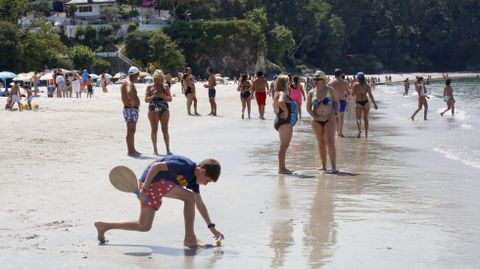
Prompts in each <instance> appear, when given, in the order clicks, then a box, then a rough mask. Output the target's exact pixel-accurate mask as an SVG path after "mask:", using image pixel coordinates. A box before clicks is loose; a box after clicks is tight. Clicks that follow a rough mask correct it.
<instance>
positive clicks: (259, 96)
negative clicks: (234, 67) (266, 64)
mask: <svg viewBox="0 0 480 269" xmlns="http://www.w3.org/2000/svg"><path fill="white" fill-rule="evenodd" d="M252 88H253V94H254V95H255V99H256V100H257V105H258V113H259V114H260V119H262V120H264V119H265V105H266V101H267V92H268V91H269V89H268V81H267V80H266V79H265V77H264V76H263V72H262V71H258V72H257V78H256V79H254V80H253V82H252Z"/></svg>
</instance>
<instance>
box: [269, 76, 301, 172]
mask: <svg viewBox="0 0 480 269" xmlns="http://www.w3.org/2000/svg"><path fill="white" fill-rule="evenodd" d="M288 85H290V82H289V78H288V76H286V75H280V76H278V77H277V79H276V80H275V94H274V96H273V111H275V114H276V119H275V122H274V127H275V130H277V131H278V136H279V137H280V149H279V150H278V173H279V174H292V172H293V171H290V170H289V169H287V167H286V166H285V159H286V155H287V149H288V146H290V141H291V140H292V135H293V126H294V125H295V123H296V122H297V104H296V103H295V101H293V100H292V98H290V96H288Z"/></svg>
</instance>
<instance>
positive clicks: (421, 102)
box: [410, 77, 428, 120]
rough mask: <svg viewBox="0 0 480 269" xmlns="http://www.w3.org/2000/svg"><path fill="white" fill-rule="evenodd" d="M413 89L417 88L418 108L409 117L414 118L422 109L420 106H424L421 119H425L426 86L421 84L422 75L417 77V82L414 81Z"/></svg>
mask: <svg viewBox="0 0 480 269" xmlns="http://www.w3.org/2000/svg"><path fill="white" fill-rule="evenodd" d="M415 85H416V86H415V89H416V90H417V93H418V109H417V110H415V112H414V113H413V115H412V116H411V117H410V119H412V120H415V115H417V113H418V112H419V111H420V110H422V108H425V110H424V112H423V113H424V114H423V119H424V120H427V112H428V102H427V88H426V87H425V85H423V77H417V82H416V83H415Z"/></svg>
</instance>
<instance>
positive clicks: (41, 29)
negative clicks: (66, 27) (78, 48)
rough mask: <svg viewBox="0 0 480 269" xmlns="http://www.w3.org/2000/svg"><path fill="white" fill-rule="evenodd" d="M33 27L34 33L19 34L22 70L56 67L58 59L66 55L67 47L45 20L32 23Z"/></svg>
mask: <svg viewBox="0 0 480 269" xmlns="http://www.w3.org/2000/svg"><path fill="white" fill-rule="evenodd" d="M33 26H35V27H36V30H35V31H28V30H24V31H21V33H20V41H19V46H20V47H21V50H22V55H21V61H20V63H21V66H22V69H23V70H42V69H43V67H44V66H45V65H47V66H53V65H56V63H58V60H59V57H62V56H61V55H62V54H66V52H67V50H68V49H67V47H66V46H65V45H64V44H63V43H62V41H61V40H60V36H59V34H58V32H57V31H56V30H55V29H53V27H52V26H51V24H50V23H48V22H47V21H46V20H37V21H34V22H33Z"/></svg>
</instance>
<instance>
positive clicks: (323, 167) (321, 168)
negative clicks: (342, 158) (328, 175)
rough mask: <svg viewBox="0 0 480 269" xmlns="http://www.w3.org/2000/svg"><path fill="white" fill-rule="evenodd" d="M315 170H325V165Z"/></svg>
mask: <svg viewBox="0 0 480 269" xmlns="http://www.w3.org/2000/svg"><path fill="white" fill-rule="evenodd" d="M317 170H318V171H327V167H325V166H322V167H320V168H318V169H317Z"/></svg>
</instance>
